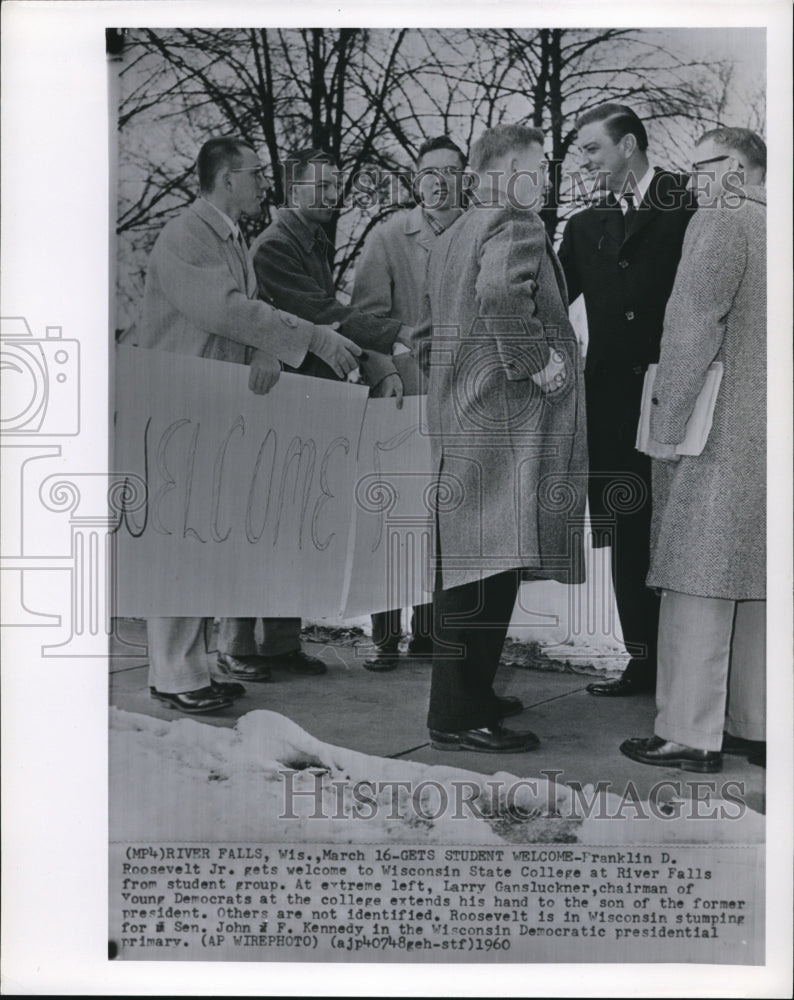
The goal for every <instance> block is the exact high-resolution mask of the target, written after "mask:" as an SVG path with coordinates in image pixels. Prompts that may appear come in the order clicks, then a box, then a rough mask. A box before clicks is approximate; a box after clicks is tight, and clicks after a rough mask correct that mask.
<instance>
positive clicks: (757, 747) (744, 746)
mask: <svg viewBox="0 0 794 1000" xmlns="http://www.w3.org/2000/svg"><path fill="white" fill-rule="evenodd" d="M722 752H723V753H729V754H731V755H732V756H735V757H746V758H747V760H748V763H750V764H756V765H757V766H758V767H766V740H746V739H744V737H743V736H731V734H730V733H723V734H722Z"/></svg>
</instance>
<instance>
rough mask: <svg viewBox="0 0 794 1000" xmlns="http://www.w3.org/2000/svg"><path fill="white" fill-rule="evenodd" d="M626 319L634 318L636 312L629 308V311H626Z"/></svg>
mask: <svg viewBox="0 0 794 1000" xmlns="http://www.w3.org/2000/svg"><path fill="white" fill-rule="evenodd" d="M626 319H628V320H632V319H634V313H633V312H632V311H631V309H629V311H628V312H627V313H626Z"/></svg>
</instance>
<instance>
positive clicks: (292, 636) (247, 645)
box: [218, 618, 301, 656]
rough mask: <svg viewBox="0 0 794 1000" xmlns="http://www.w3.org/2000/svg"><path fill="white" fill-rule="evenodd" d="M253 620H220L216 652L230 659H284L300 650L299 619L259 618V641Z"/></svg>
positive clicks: (255, 621) (254, 620) (255, 620)
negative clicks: (229, 656)
mask: <svg viewBox="0 0 794 1000" xmlns="http://www.w3.org/2000/svg"><path fill="white" fill-rule="evenodd" d="M257 621H258V619H256V618H221V621H220V625H219V626H218V649H219V650H220V651H221V652H222V653H230V654H231V655H232V656H283V655H284V653H292V652H294V651H295V650H297V649H300V648H301V639H300V632H301V620H300V618H262V619H261V621H262V633H261V639H260V638H259V636H258V635H257V629H256V623H257Z"/></svg>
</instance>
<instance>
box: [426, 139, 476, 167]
mask: <svg viewBox="0 0 794 1000" xmlns="http://www.w3.org/2000/svg"><path fill="white" fill-rule="evenodd" d="M437 149H449V150H450V151H451V152H453V153H457V154H458V156H459V157H460V165H461V167H465V166H466V154H465V153H464V152H463V150H462V149H461V148H460V146H458V145H457V144H456V143H454V142H453V141H452V140H451V139H450V137H449V136H448V135H437V136H436V137H435V138H434V139H425V141H424V142H423V143H422V145H421V146H420V147H419V152H418V153H417V154H416V163H417V166H418V165H419V164H420V163H421V162H422V157H423V156H427V154H428V153H432V152H434V151H435V150H437Z"/></svg>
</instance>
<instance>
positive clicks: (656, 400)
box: [651, 396, 659, 406]
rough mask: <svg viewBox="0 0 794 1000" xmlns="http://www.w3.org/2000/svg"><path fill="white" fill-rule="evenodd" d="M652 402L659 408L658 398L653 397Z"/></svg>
mask: <svg viewBox="0 0 794 1000" xmlns="http://www.w3.org/2000/svg"><path fill="white" fill-rule="evenodd" d="M651 402H652V403H653V405H654V406H658V405H659V399H658V397H656V396H651Z"/></svg>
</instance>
